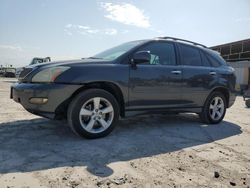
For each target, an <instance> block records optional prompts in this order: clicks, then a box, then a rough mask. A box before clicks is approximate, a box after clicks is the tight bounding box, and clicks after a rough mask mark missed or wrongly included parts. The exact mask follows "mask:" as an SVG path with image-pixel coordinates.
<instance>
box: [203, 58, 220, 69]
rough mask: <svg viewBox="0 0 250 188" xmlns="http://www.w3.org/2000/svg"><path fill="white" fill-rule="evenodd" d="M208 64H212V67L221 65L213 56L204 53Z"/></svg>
mask: <svg viewBox="0 0 250 188" xmlns="http://www.w3.org/2000/svg"><path fill="white" fill-rule="evenodd" d="M206 56H207V58H208V60H209V62H210V64H211V65H212V67H219V66H221V64H220V62H219V61H218V60H216V59H215V58H214V57H212V56H210V55H206Z"/></svg>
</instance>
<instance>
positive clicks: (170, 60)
mask: <svg viewBox="0 0 250 188" xmlns="http://www.w3.org/2000/svg"><path fill="white" fill-rule="evenodd" d="M234 88H235V74H234V70H233V69H232V68H231V67H229V66H228V65H227V64H226V62H225V61H224V60H223V59H222V57H221V56H220V55H219V54H218V53H217V52H215V51H212V50H210V49H209V48H207V47H206V46H204V45H201V44H198V43H194V42H191V41H187V40H182V39H177V38H172V37H161V38H156V39H151V40H140V41H133V42H128V43H125V44H122V45H120V46H117V47H114V48H112V49H109V50H106V51H104V52H102V53H99V54H97V55H95V56H93V57H89V58H84V59H80V60H74V61H63V62H54V63H45V64H38V65H33V66H28V67H26V68H25V69H24V70H23V71H22V72H21V74H20V77H19V81H18V83H16V84H14V85H12V87H11V98H13V99H14V100H15V101H17V102H19V103H21V104H22V105H23V107H24V108H25V109H26V110H27V111H29V112H31V113H33V114H36V115H40V116H43V117H47V118H52V119H60V118H67V119H68V123H69V125H70V127H71V128H72V130H73V131H74V132H75V133H76V134H78V135H80V136H84V137H86V138H98V137H103V136H105V135H107V134H109V133H110V132H111V131H112V130H113V128H114V127H115V125H116V123H117V121H118V119H119V117H120V116H121V117H124V116H126V114H127V113H128V112H129V111H144V113H145V112H148V113H154V112H163V111H168V112H174V113H178V112H193V113H197V114H199V116H200V118H201V120H202V121H203V122H204V123H213V124H215V123H219V122H220V121H222V119H223V118H224V115H225V112H226V108H229V107H230V106H232V105H233V103H234V101H235V90H234Z"/></svg>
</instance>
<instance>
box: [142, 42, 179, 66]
mask: <svg viewBox="0 0 250 188" xmlns="http://www.w3.org/2000/svg"><path fill="white" fill-rule="evenodd" d="M138 51H149V52H150V56H151V59H150V62H149V64H151V65H157V64H162V65H175V64H176V57H175V49H174V45H173V44H172V43H167V42H154V43H150V44H148V45H146V46H144V47H142V48H141V49H139V50H138Z"/></svg>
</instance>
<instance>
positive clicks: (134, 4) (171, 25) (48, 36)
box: [0, 0, 250, 66]
mask: <svg viewBox="0 0 250 188" xmlns="http://www.w3.org/2000/svg"><path fill="white" fill-rule="evenodd" d="M157 36H173V37H180V38H184V39H188V40H192V41H196V42H199V43H203V44H205V45H207V46H213V45H217V44H222V43H227V42H232V41H237V40H242V39H246V38H250V0H188V1H187V0H154V1H152V0H143V1H142V0H140V1H139V0H134V1H133V0H127V1H126V0H124V1H119V0H116V1H105V0H103V1H99V0H97V1H96V0H22V1H21V0H0V64H2V65H5V64H13V65H14V66H24V65H27V64H29V62H30V61H31V59H32V58H33V57H37V56H38V57H40V56H41V57H45V56H50V57H52V60H53V59H54V60H61V59H75V58H81V57H87V56H92V55H94V54H96V53H98V52H100V51H102V50H104V49H107V48H110V47H112V46H115V45H118V44H120V43H123V42H127V41H131V40H137V39H147V38H154V37H157Z"/></svg>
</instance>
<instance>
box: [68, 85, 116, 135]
mask: <svg viewBox="0 0 250 188" xmlns="http://www.w3.org/2000/svg"><path fill="white" fill-rule="evenodd" d="M67 119H68V124H69V126H70V128H71V129H72V131H73V132H74V133H75V134H77V135H79V136H82V137H85V138H88V139H94V138H100V137H104V136H106V135H108V134H109V133H110V132H111V131H112V130H113V129H114V127H115V125H116V123H117V121H118V119H119V105H118V103H117V101H116V99H115V97H114V96H113V95H112V94H110V93H109V92H107V91H105V90H102V89H89V90H86V91H83V92H81V93H79V94H78V95H77V96H76V97H75V98H74V99H73V100H72V101H71V103H70V105H69V108H68V112H67Z"/></svg>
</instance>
